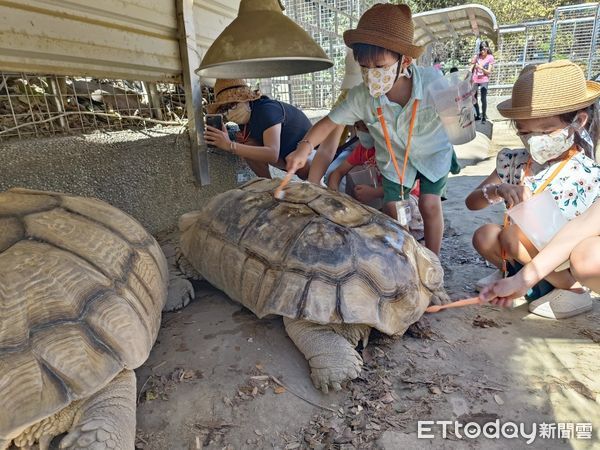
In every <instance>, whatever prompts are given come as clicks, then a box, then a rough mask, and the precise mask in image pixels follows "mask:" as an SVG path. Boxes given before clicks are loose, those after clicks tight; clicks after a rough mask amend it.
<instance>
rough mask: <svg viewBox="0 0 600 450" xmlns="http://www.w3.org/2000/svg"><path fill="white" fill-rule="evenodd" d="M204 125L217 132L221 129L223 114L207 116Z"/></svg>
mask: <svg viewBox="0 0 600 450" xmlns="http://www.w3.org/2000/svg"><path fill="white" fill-rule="evenodd" d="M206 125H210V126H211V127H213V128H216V129H217V130H222V129H223V114H207V115H206Z"/></svg>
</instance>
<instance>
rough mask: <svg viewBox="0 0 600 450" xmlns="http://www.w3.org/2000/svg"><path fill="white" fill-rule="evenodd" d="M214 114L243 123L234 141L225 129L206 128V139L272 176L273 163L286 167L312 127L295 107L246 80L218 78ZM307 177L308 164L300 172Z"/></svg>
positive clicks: (210, 107) (211, 108) (263, 174)
mask: <svg viewBox="0 0 600 450" xmlns="http://www.w3.org/2000/svg"><path fill="white" fill-rule="evenodd" d="M207 110H208V112H209V113H211V114H215V113H219V114H223V115H224V116H225V118H226V119H227V120H228V121H230V122H235V123H236V124H238V125H239V126H240V129H241V131H240V133H238V135H237V137H236V139H235V140H234V141H232V140H230V139H229V135H228V133H227V131H226V130H225V128H223V129H222V130H218V129H216V128H213V127H211V126H207V127H206V133H205V137H206V142H207V143H208V144H210V145H213V146H215V147H217V148H220V149H222V150H225V151H229V152H231V153H233V154H235V155H238V156H241V157H242V158H244V159H245V160H246V162H247V163H248V165H249V166H250V168H251V169H252V170H253V171H254V173H255V174H256V175H258V176H259V177H264V178H271V174H270V172H269V164H270V165H273V166H275V167H278V168H280V169H285V164H286V158H287V156H288V154H289V153H290V152H291V151H292V150H294V149H295V148H296V144H297V143H298V141H299V140H300V139H302V137H303V136H304V135H305V134H306V132H307V131H308V130H309V128H310V126H311V123H310V120H309V119H308V117H306V115H305V114H304V113H303V112H302V111H300V110H299V109H298V108H296V107H295V106H292V105H289V104H287V103H284V102H280V101H277V100H272V99H270V98H268V97H266V96H264V95H262V96H261V95H260V93H258V92H255V91H252V90H251V89H250V88H249V87H248V86H247V85H246V82H245V81H244V80H217V81H216V83H215V102H214V103H211V104H209V105H207ZM298 176H300V177H301V178H306V177H307V176H308V167H306V168H305V169H304V170H301V171H299V172H298Z"/></svg>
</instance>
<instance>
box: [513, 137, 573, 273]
mask: <svg viewBox="0 0 600 450" xmlns="http://www.w3.org/2000/svg"><path fill="white" fill-rule="evenodd" d="M577 153H579V150H577V147H576V146H575V145H574V146H573V147H571V148H570V149H569V153H567V156H566V157H565V158H564V159H563V160H562V162H561V163H560V164H559V165H558V167H557V168H556V169H554V171H553V172H552V174H551V175H550V176H549V177H548V178H546V181H544V182H543V183H542V184H541V185H540V186H538V188H537V189H536V190H535V191H534V192H533V195H537V194H539V193H540V192H543V191H544V189H546V188H547V187H548V185H549V184H550V183H552V180H554V179H555V178H556V177H557V176H558V174H559V173H560V171H561V170H563V169H564V167H565V166H566V165H567V163H568V162H569V161H571V158H573V156H575V155H576V154H577ZM530 169H531V156H530V157H529V159H528V160H527V165H526V166H525V170H524V171H523V177H522V178H521V182H520V183H519V185H522V184H523V183H524V182H525V178H526V177H527V176H528V174H529V171H530ZM508 224H509V221H508V213H505V214H504V224H503V227H504V228H506V227H507V226H508ZM502 271H503V272H504V276H505V277H506V274H507V273H508V270H507V267H506V250H504V249H502Z"/></svg>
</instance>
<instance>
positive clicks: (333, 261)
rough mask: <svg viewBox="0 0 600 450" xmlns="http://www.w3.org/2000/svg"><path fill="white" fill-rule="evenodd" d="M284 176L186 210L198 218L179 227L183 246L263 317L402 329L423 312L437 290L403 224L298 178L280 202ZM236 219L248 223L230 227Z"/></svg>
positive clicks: (217, 282) (212, 278) (216, 281)
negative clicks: (424, 278) (425, 279)
mask: <svg viewBox="0 0 600 450" xmlns="http://www.w3.org/2000/svg"><path fill="white" fill-rule="evenodd" d="M279 183H280V180H255V181H252V182H250V183H248V184H246V185H245V186H242V187H241V188H239V189H234V190H231V191H228V192H224V193H222V194H220V195H219V196H217V197H216V199H218V204H219V205H222V206H220V207H218V208H217V207H211V208H207V209H203V210H201V211H198V212H195V213H194V214H193V215H192V216H189V217H194V220H195V222H194V224H193V225H191V226H190V225H189V223H188V225H187V226H186V227H185V229H184V228H182V229H181V231H182V235H181V243H182V251H183V254H184V255H185V256H186V258H187V259H188V260H189V262H190V263H191V264H192V265H193V266H194V268H195V269H196V270H197V271H198V272H199V273H200V274H202V275H203V276H204V278H206V280H207V281H208V282H209V283H211V284H212V285H214V286H215V287H217V288H219V289H221V290H223V291H224V292H226V293H227V295H228V296H229V297H231V298H232V299H234V300H236V301H238V302H240V303H242V304H243V305H244V306H246V307H247V308H249V309H250V310H251V311H252V312H253V313H255V314H256V315H257V316H258V317H265V316H268V315H281V316H285V317H289V318H297V319H305V320H309V321H312V322H316V323H322V324H327V323H356V324H366V325H369V326H372V327H375V328H377V329H379V330H381V331H383V332H385V333H388V334H397V333H403V332H404V331H405V330H406V328H407V327H408V326H409V325H410V324H411V323H413V322H415V321H416V320H417V319H418V317H420V315H421V314H423V312H424V310H425V307H426V306H427V305H428V304H429V301H430V299H431V298H432V297H433V296H434V295H437V293H433V292H431V291H428V290H427V289H425V288H424V286H423V284H422V283H421V280H420V279H419V274H420V272H419V271H418V270H417V267H416V266H417V260H418V258H417V257H416V252H415V248H416V247H415V246H419V244H418V243H416V241H414V239H413V238H412V236H410V235H409V234H408V233H407V232H405V231H404V230H403V229H402V228H401V227H400V225H399V224H398V223H397V222H395V221H393V220H392V219H390V218H389V217H387V216H385V215H383V214H382V213H380V212H378V211H375V210H373V209H370V208H367V207H364V206H362V205H361V204H359V203H358V202H356V201H355V200H353V199H352V198H350V197H349V196H347V195H344V194H339V193H336V192H332V191H328V190H326V189H323V188H321V187H319V186H315V185H311V184H306V183H297V182H291V183H290V184H289V185H288V187H286V188H285V190H284V195H283V198H281V199H274V195H273V193H274V190H275V189H276V188H277V186H278V185H279ZM216 199H215V201H216ZM250 204H251V205H252V207H248V205H250ZM225 208H227V211H224V209H225ZM232 222H235V223H236V224H242V225H239V226H238V225H234V226H237V227H238V228H237V229H236V231H235V232H230V231H229V230H230V228H229V227H230V226H231V225H230V224H231V223H232ZM422 260H423V258H421V260H420V261H422ZM425 260H426V261H429V260H428V259H427V258H425ZM431 261H432V264H433V263H436V261H435V256H432V259H431ZM437 263H438V264H439V261H438V262H437ZM423 273H425V272H423ZM432 273H434V277H435V273H436V272H432ZM434 281H435V280H434ZM438 281H440V286H441V280H438ZM440 289H441V287H440ZM440 295H441V294H440Z"/></svg>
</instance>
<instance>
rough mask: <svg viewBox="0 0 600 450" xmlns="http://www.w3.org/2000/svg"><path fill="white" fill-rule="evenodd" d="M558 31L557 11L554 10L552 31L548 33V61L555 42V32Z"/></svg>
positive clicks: (550, 58) (552, 53) (552, 52)
mask: <svg viewBox="0 0 600 450" xmlns="http://www.w3.org/2000/svg"><path fill="white" fill-rule="evenodd" d="M557 31H558V11H555V12H554V20H553V22H552V32H551V33H550V49H549V50H548V62H551V61H552V57H553V56H554V45H555V44H556V32H557Z"/></svg>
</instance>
